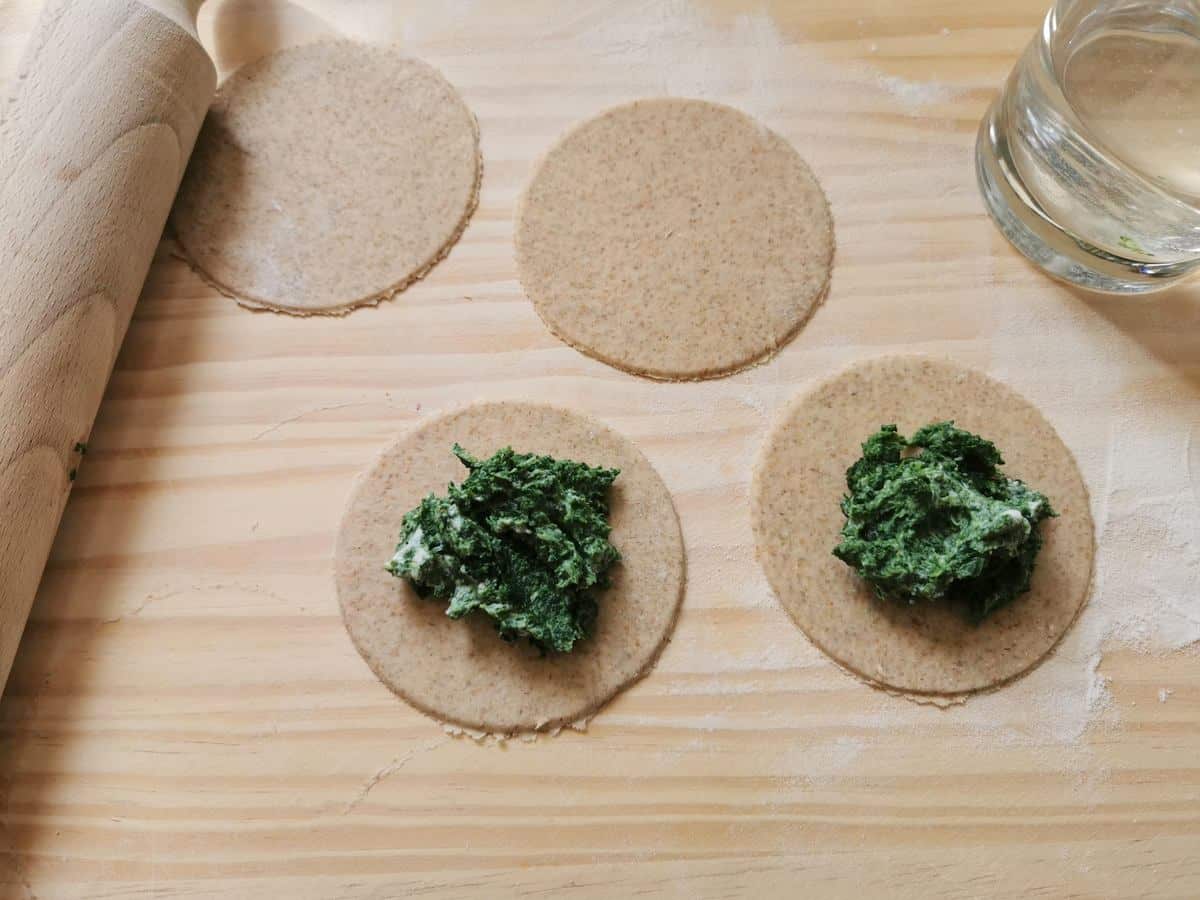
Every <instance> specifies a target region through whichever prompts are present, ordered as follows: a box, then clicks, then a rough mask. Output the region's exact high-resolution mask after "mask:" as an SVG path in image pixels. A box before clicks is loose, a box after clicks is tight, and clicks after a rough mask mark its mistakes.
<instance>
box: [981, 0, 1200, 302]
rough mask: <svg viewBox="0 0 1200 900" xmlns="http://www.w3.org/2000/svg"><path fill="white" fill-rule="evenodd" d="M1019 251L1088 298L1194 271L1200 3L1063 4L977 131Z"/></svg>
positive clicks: (1199, 240) (992, 203) (1107, 0)
mask: <svg viewBox="0 0 1200 900" xmlns="http://www.w3.org/2000/svg"><path fill="white" fill-rule="evenodd" d="M975 161H976V172H977V174H978V177H979V185H980V189H981V190H982V192H983V197H984V201H985V203H986V205H987V207H988V211H989V212H990V213H991V214H992V218H994V219H995V220H996V223H997V225H999V227H1000V230H1001V231H1003V232H1004V234H1005V235H1006V236H1007V237H1008V239H1009V240H1010V241H1011V242H1012V243H1013V245H1014V246H1016V248H1017V249H1018V250H1020V251H1021V252H1022V253H1023V254H1025V256H1027V257H1028V258H1029V259H1031V260H1032V261H1033V262H1035V263H1036V264H1037V265H1039V266H1041V267H1042V268H1043V269H1045V270H1046V271H1047V272H1049V273H1050V274H1052V275H1055V276H1057V277H1058V278H1062V279H1064V280H1066V281H1070V282H1074V283H1075V284H1078V285H1081V286H1083V287H1086V288H1090V289H1092V290H1099V291H1107V292H1111V293H1119V294H1140V293H1145V292H1147V291H1153V290H1158V289H1160V288H1165V287H1168V286H1169V285H1171V284H1173V283H1175V282H1176V281H1177V280H1178V279H1180V278H1182V277H1184V276H1185V275H1187V274H1188V273H1189V272H1191V271H1192V270H1193V269H1196V268H1198V267H1200V0H1057V2H1056V3H1055V4H1054V6H1053V7H1051V9H1050V11H1049V13H1047V15H1046V19H1045V22H1044V23H1043V25H1042V28H1041V30H1040V31H1039V32H1038V34H1037V35H1036V36H1035V37H1034V39H1033V41H1032V42H1031V43H1030V44H1029V46H1028V47H1027V48H1026V50H1025V53H1024V55H1023V56H1022V57H1021V59H1020V61H1018V63H1017V65H1016V68H1014V69H1013V71H1012V74H1011V75H1009V77H1008V81H1007V83H1006V84H1005V86H1004V91H1003V93H1002V94H1001V95H1000V97H999V98H997V100H996V101H995V103H993V104H992V107H991V109H990V110H989V111H988V114H987V115H986V116H985V117H984V119H983V123H982V124H981V126H980V129H979V137H978V140H977V142H976V147H975Z"/></svg>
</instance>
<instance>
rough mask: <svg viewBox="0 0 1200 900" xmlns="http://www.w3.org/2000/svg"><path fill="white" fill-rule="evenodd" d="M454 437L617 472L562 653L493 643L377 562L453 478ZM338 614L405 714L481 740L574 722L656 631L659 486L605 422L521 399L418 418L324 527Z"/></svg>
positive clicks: (484, 449)
mask: <svg viewBox="0 0 1200 900" xmlns="http://www.w3.org/2000/svg"><path fill="white" fill-rule="evenodd" d="M456 441H457V442H458V443H460V444H461V445H462V446H463V447H464V448H466V449H467V450H468V451H469V452H471V453H472V454H475V455H476V456H480V457H485V456H490V455H491V454H492V453H494V452H496V451H497V450H499V449H501V448H502V447H506V446H511V447H512V448H513V449H514V450H517V451H518V452H533V453H546V454H550V455H552V456H558V457H565V458H568V459H574V460H578V461H580V462H586V463H589V464H591V465H596V466H613V467H616V468H619V469H620V470H621V474H620V476H618V478H617V480H616V482H615V483H614V484H613V487H612V494H611V514H610V522H611V524H612V537H611V540H612V543H613V544H614V545H615V546H616V548H617V549H618V550H619V551H620V552H621V557H622V559H621V562H620V563H618V564H617V565H616V566H615V567H614V568H613V569H612V579H613V583H612V586H611V587H610V588H609V589H607V590H606V591H604V592H603V593H602V594H601V595H600V598H599V600H600V615H599V619H598V620H597V622H596V626H595V631H594V632H593V633H592V635H591V636H590V637H589V638H587V639H586V640H584V641H582V642H581V643H580V644H579V645H577V647H576V648H575V649H574V650H572V651H571V652H570V653H548V654H546V655H544V656H543V655H541V654H540V653H539V652H538V651H537V650H536V649H534V648H533V647H531V646H529V644H528V642H526V641H518V642H515V643H511V644H510V643H506V642H505V641H504V640H503V639H501V638H500V636H499V635H498V634H497V633H496V630H495V628H494V627H493V625H492V623H491V621H490V620H489V619H487V618H486V617H484V616H476V615H469V616H467V617H465V618H463V619H459V620H457V621H455V620H453V619H450V618H448V617H447V616H446V604H445V602H443V601H438V600H434V599H421V598H420V597H418V596H417V594H416V593H415V592H414V591H413V589H412V588H411V587H410V586H409V584H408V582H407V581H405V580H403V579H400V578H396V577H394V576H393V575H391V574H389V573H388V572H386V571H385V570H384V566H385V565H386V563H387V561H388V560H389V559H390V558H391V556H392V554H393V553H394V552H395V549H396V541H397V540H398V538H399V535H400V525H401V519H402V518H403V516H404V513H406V512H407V511H408V510H410V509H412V508H413V507H414V506H416V505H417V504H418V503H419V502H420V501H421V499H422V498H423V497H425V496H426V495H428V494H429V493H431V492H436V493H441V492H443V491H445V489H446V485H447V483H449V482H451V481H455V482H461V481H462V480H463V478H464V477H465V475H466V470H465V469H464V468H463V467H462V465H461V464H460V463H459V462H458V460H457V459H456V458H455V457H454V456H453V455H452V454H451V452H450V448H451V446H452V445H453V444H454V443H455V442H456ZM335 557H336V561H335V573H336V575H335V577H336V582H337V593H338V600H339V602H340V603H341V607H342V616H343V618H344V620H345V623H346V628H347V630H348V631H349V632H350V636H351V638H352V639H353V640H354V643H355V645H356V646H357V647H358V650H359V652H360V653H361V654H362V656H363V658H364V659H366V661H367V663H368V664H369V665H370V667H371V669H372V670H373V671H374V672H375V674H376V675H378V676H379V678H380V680H382V681H383V683H384V684H386V685H387V686H388V687H390V688H391V689H392V690H393V691H395V692H396V693H397V694H399V695H400V696H401V697H402V698H403V699H405V700H407V701H408V702H409V703H411V704H412V705H413V706H415V707H417V708H418V709H420V710H422V711H424V712H426V713H428V714H429V715H431V716H434V717H435V718H437V719H440V720H442V721H444V722H450V723H453V724H455V725H460V726H463V727H466V728H470V729H478V730H480V731H484V732H489V733H492V734H512V733H515V732H528V731H537V730H542V729H551V728H555V727H558V726H562V725H566V724H570V723H572V722H575V721H578V720H579V719H582V718H585V717H587V716H588V715H590V714H591V713H592V712H594V711H595V710H596V709H598V708H599V707H600V706H602V705H603V704H604V703H605V702H607V701H608V700H609V699H610V698H612V697H613V695H614V694H616V693H617V692H618V691H620V690H622V689H623V688H625V687H627V686H628V685H629V684H631V683H632V682H634V681H636V680H637V679H638V678H640V677H641V676H643V675H644V674H646V672H647V671H648V670H649V669H650V668H651V666H652V665H653V664H654V662H655V660H656V659H657V657H658V653H659V651H660V650H661V649H662V647H663V645H664V644H665V643H666V641H667V639H668V637H669V636H670V633H671V629H672V627H673V626H674V623H675V617H676V613H677V612H678V609H679V603H680V599H681V597H682V593H683V585H684V555H683V539H682V536H681V534H680V530H679V522H678V520H677V518H676V515H675V507H674V505H673V504H672V502H671V497H670V494H668V493H667V488H666V486H665V485H664V484H663V482H662V479H661V478H659V476H658V473H657V472H655V471H654V469H653V467H652V466H651V465H650V463H649V461H648V460H647V459H646V457H645V456H643V455H642V453H641V452H640V451H639V450H638V449H637V448H636V447H634V446H633V444H631V443H630V442H629V441H628V440H626V439H625V438H624V437H622V436H621V435H619V434H617V433H616V432H615V431H613V430H612V429H610V428H608V427H606V426H604V425H601V424H600V423H599V422H595V421H593V420H591V419H587V418H584V417H583V416H580V415H578V414H576V413H573V412H569V411H568V410H565V409H560V408H558V407H553V406H544V405H537V404H529V403H509V402H503V403H481V404H476V405H473V406H469V407H466V408H464V409H462V410H459V411H457V412H453V413H450V414H448V415H444V416H441V417H439V418H436V419H433V420H431V421H429V422H425V423H423V424H421V425H420V426H418V427H417V428H416V429H415V430H413V431H411V432H409V433H408V434H407V435H406V436H404V437H402V438H401V439H400V440H399V441H397V442H396V443H395V444H393V445H392V446H390V447H388V448H387V449H386V450H385V451H384V452H383V454H382V455H381V456H380V457H379V459H378V460H377V461H376V462H375V464H374V465H373V466H372V467H371V468H370V469H369V470H368V471H367V472H365V473H364V474H363V476H362V477H361V478H360V479H359V481H358V483H357V484H356V485H355V487H354V490H353V493H352V495H351V498H350V503H349V505H348V507H347V509H346V514H345V517H344V519H343V521H342V525H341V530H340V532H339V534H338V539H337V549H336V554H335Z"/></svg>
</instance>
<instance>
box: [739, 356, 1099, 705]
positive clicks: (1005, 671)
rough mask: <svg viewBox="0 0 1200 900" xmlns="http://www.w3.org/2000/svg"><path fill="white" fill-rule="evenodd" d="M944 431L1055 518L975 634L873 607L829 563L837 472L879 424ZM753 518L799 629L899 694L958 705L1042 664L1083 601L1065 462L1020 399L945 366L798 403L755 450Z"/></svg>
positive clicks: (1084, 507) (858, 371)
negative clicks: (1008, 595) (977, 442)
mask: <svg viewBox="0 0 1200 900" xmlns="http://www.w3.org/2000/svg"><path fill="white" fill-rule="evenodd" d="M946 419H953V420H954V421H955V423H956V424H957V425H958V426H959V427H961V428H965V429H967V430H968V431H973V432H976V433H977V434H981V435H983V436H984V437H986V438H988V439H989V440H991V441H993V442H994V443H995V444H996V445H997V446H998V447H999V448H1000V450H1001V452H1002V453H1003V454H1004V459H1005V463H1006V464H1005V466H1004V472H1005V473H1006V474H1008V475H1011V476H1012V477H1014V478H1020V479H1021V480H1023V481H1025V482H1026V483H1028V484H1030V485H1031V486H1033V487H1035V488H1037V489H1038V490H1039V491H1042V492H1043V493H1044V494H1046V496H1047V497H1049V498H1050V502H1051V504H1053V506H1054V508H1055V509H1056V510H1057V511H1058V513H1059V518H1057V519H1050V520H1048V521H1046V522H1044V523H1043V524H1042V526H1041V527H1042V534H1043V536H1044V538H1045V541H1046V542H1045V545H1044V547H1043V548H1042V551H1041V553H1040V554H1039V556H1038V561H1037V567H1036V569H1035V570H1034V575H1033V584H1032V588H1031V590H1030V591H1029V592H1028V593H1026V594H1023V595H1021V596H1020V597H1018V598H1017V599H1016V600H1015V601H1014V602H1013V603H1011V604H1010V605H1008V606H1006V607H1004V608H1002V609H1000V610H998V611H997V612H995V613H993V614H992V615H991V616H989V617H988V618H987V619H985V620H984V621H983V622H982V623H981V624H979V625H974V624H971V623H970V622H969V621H968V620H967V619H966V617H965V616H963V614H962V613H961V611H959V610H954V609H950V608H947V607H943V606H941V605H925V606H915V607H901V606H900V605H898V604H894V603H887V602H883V601H880V600H877V599H876V598H875V597H874V595H873V594H872V592H871V590H870V588H869V587H868V586H867V585H866V584H865V583H864V582H863V581H862V580H861V579H859V578H858V576H857V575H856V574H855V573H854V571H853V570H852V569H850V567H848V566H847V565H846V564H845V563H843V562H841V561H840V560H838V559H836V558H835V557H834V556H833V555H832V553H831V551H832V550H833V548H834V546H836V545H837V543H838V540H839V532H840V530H841V527H842V523H843V522H844V518H843V516H842V513H841V510H840V509H839V505H838V504H839V501H840V500H841V498H842V495H843V494H844V493H845V490H846V481H845V475H846V469H847V468H848V467H849V466H850V465H851V464H852V463H853V462H854V461H855V460H856V459H857V458H858V457H859V456H860V455H861V444H862V442H863V441H864V440H866V438H867V437H869V436H870V435H871V434H873V433H874V432H875V431H876V430H877V429H878V428H879V427H880V426H881V425H885V424H888V423H892V422H894V423H896V424H897V425H898V426H899V429H900V433H901V434H905V435H911V434H912V433H913V432H914V431H916V429H917V428H918V427H920V426H922V425H926V424H928V423H930V422H935V421H942V420H946ZM752 515H753V520H754V532H755V538H756V542H757V545H758V554H759V559H760V561H761V562H762V565H763V567H764V569H765V570H766V574H767V578H768V580H769V581H770V583H771V586H772V588H773V589H774V591H775V593H776V595H777V596H778V597H779V599H780V601H781V602H782V603H783V605H784V607H785V608H786V609H787V611H788V612H789V613H790V614H791V616H792V618H793V619H794V620H795V621H796V624H797V625H799V626H800V628H801V629H803V630H804V632H805V634H807V635H808V636H809V638H811V639H812V641H813V642H814V643H815V644H816V645H817V646H818V647H820V648H821V649H822V650H824V651H825V652H826V653H827V654H829V655H830V656H831V657H833V658H834V660H836V661H837V662H838V663H840V664H841V665H843V666H845V667H846V668H848V669H850V670H851V671H853V672H854V673H856V674H857V675H860V676H861V677H863V678H865V679H867V680H869V681H872V682H875V683H877V684H879V685H883V686H885V687H888V688H893V689H896V690H899V691H903V692H906V693H913V694H939V695H951V694H962V693H965V692H969V691H977V690H981V689H985V688H989V687H994V686H996V685H999V684H1002V683H1003V682H1005V681H1008V680H1009V679H1012V678H1015V677H1016V676H1018V675H1020V674H1022V673H1023V672H1025V671H1027V670H1028V669H1030V668H1032V667H1033V666H1035V665H1036V664H1037V663H1038V662H1040V661H1041V660H1042V659H1043V658H1044V657H1045V656H1046V654H1047V653H1049V652H1050V650H1051V649H1052V648H1053V647H1054V645H1055V644H1056V643H1058V640H1059V638H1061V637H1062V636H1063V634H1064V633H1065V632H1066V630H1067V628H1068V627H1069V626H1070V625H1071V623H1072V622H1073V621H1074V619H1075V617H1076V615H1077V614H1078V612H1079V610H1080V609H1081V608H1082V606H1083V604H1084V601H1085V600H1086V599H1087V594H1088V586H1089V583H1090V581H1091V573H1092V556H1093V528H1092V516H1091V512H1090V510H1089V508H1088V495H1087V489H1086V487H1085V486H1084V483H1083V478H1082V477H1081V476H1080V474H1079V469H1078V468H1077V467H1076V465H1075V460H1074V458H1073V457H1072V456H1071V452H1070V450H1068V449H1067V447H1066V445H1065V444H1063V442H1062V440H1061V439H1060V438H1059V436H1058V435H1057V434H1056V433H1055V431H1054V428H1053V427H1052V426H1051V425H1050V423H1049V422H1047V421H1046V419H1045V418H1044V417H1043V416H1042V414H1041V413H1040V412H1038V410H1037V409H1036V408H1035V407H1034V406H1033V405H1032V404H1030V403H1029V402H1028V401H1027V400H1025V399H1024V398H1022V397H1021V396H1019V395H1018V394H1016V393H1015V392H1014V391H1012V390H1011V389H1010V388H1008V387H1006V386H1005V385H1003V384H1000V383H999V382H996V381H994V380H992V379H991V378H989V377H987V376H986V375H984V374H982V373H980V372H976V371H974V370H972V369H967V368H963V367H962V366H959V365H957V364H956V363H953V362H950V361H949V360H937V359H930V358H927V357H921V356H891V357H883V358H879V359H873V360H869V361H866V362H862V363H859V364H857V365H854V366H852V367H851V368H849V369H847V370H845V371H843V372H842V373H840V374H838V375H835V376H834V377H832V378H830V379H829V380H827V381H823V382H821V383H820V384H817V385H816V386H815V387H812V388H810V389H809V390H807V391H805V392H804V393H803V394H802V395H801V396H800V397H798V398H797V399H796V400H795V401H794V402H793V403H792V404H791V405H790V406H789V408H788V409H787V410H786V411H785V412H784V413H783V414H782V415H781V416H780V418H779V421H778V423H777V424H776V426H775V427H774V429H773V431H772V433H771V435H770V437H769V438H768V439H767V443H766V445H765V446H764V448H763V451H762V454H761V456H760V458H759V461H758V465H757V467H756V470H755V474H754V484H753V490H752Z"/></svg>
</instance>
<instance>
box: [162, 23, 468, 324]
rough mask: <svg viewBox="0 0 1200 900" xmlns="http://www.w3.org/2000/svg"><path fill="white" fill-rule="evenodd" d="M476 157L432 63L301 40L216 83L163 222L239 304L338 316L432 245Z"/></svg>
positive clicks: (453, 234) (424, 263) (393, 288)
mask: <svg viewBox="0 0 1200 900" xmlns="http://www.w3.org/2000/svg"><path fill="white" fill-rule="evenodd" d="M481 165H482V164H481V160H480V156H479V129H478V126H477V125H476V122H475V117H474V115H472V114H471V111H470V110H469V109H468V108H467V106H466V104H464V103H463V100H462V98H461V97H460V96H459V95H458V93H457V92H456V91H455V90H454V88H453V87H452V86H451V85H450V84H449V83H448V82H447V81H446V79H445V78H443V77H442V75H441V74H440V73H439V72H438V71H437V70H436V69H434V68H433V67H432V66H430V65H428V64H427V63H424V62H421V61H420V60H417V59H413V58H411V57H406V56H404V55H402V54H401V53H399V52H398V51H397V50H395V49H393V48H390V47H386V46H381V45H371V44H360V43H355V42H352V41H334V42H325V43H317V44H307V45H304V46H300V47H294V48H291V49H288V50H284V51H282V52H280V53H275V54H272V55H270V56H266V57H264V58H262V59H260V60H258V61H257V62H253V63H250V64H248V65H246V66H243V67H242V68H240V69H238V70H237V72H235V73H234V74H233V75H232V76H231V77H230V78H229V79H228V80H227V81H226V82H225V83H224V84H223V85H222V86H221V89H220V90H219V91H218V93H217V97H216V100H215V101H214V103H213V106H212V108H211V110H210V111H209V114H208V118H207V119H205V122H204V127H203V129H202V130H201V132H200V137H199V138H198V140H197V141H196V149H195V152H194V153H193V155H192V159H191V162H190V163H189V165H188V169H187V173H186V174H185V176H184V179H183V184H182V186H181V187H180V191H179V196H178V198H177V199H176V202H175V209H174V211H173V213H172V216H171V222H172V226H173V228H174V231H175V235H176V237H177V239H178V241H179V244H180V246H181V248H182V250H183V252H184V254H185V255H186V257H187V258H188V260H189V261H190V262H191V264H192V266H193V267H194V268H195V269H196V270H197V271H198V272H199V273H200V274H201V276H202V277H204V278H205V280H207V281H208V282H210V283H211V284H213V285H214V286H215V287H216V288H218V289H219V290H220V291H221V292H222V293H225V294H228V295H230V296H232V297H234V298H235V299H237V300H238V301H240V302H241V303H243V304H244V305H247V306H253V307H263V308H269V309H275V310H279V311H282V312H290V313H295V314H298V315H310V314H315V313H344V312H347V311H349V310H350V309H353V308H354V307H356V306H362V305H364V304H372V303H377V302H379V301H380V300H384V299H387V298H388V297H390V296H392V295H393V294H395V293H396V292H397V291H400V290H403V289H404V288H405V287H407V286H408V285H409V284H410V283H411V282H413V281H415V280H416V279H418V278H420V277H421V276H422V275H424V274H425V273H426V272H427V271H428V270H429V269H430V268H431V267H432V266H433V265H434V264H435V263H436V262H437V261H438V260H440V259H441V258H442V257H443V256H445V254H446V253H447V252H448V251H449V249H450V247H451V245H453V244H454V242H455V241H456V240H458V237H459V235H460V234H461V233H462V231H463V229H464V228H465V227H466V224H467V220H468V219H469V218H470V216H471V213H472V211H473V210H474V209H475V204H476V202H477V199H478V194H479V180H480V173H481Z"/></svg>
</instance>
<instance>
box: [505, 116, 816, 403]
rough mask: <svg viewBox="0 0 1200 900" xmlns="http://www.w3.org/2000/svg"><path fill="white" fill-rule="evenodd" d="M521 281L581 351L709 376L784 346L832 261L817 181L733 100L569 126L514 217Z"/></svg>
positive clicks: (646, 369) (654, 371) (635, 366)
mask: <svg viewBox="0 0 1200 900" xmlns="http://www.w3.org/2000/svg"><path fill="white" fill-rule="evenodd" d="M516 250H517V263H518V266H519V269H520V275H521V283H522V285H523V286H524V288H525V291H526V292H527V293H528V294H529V297H530V299H531V300H532V301H533V304H534V306H535V307H536V309H537V311H538V314H539V315H540V316H541V317H542V319H543V321H545V323H546V325H547V326H548V327H549V328H550V330H551V331H553V332H554V333H555V334H556V335H558V336H559V337H560V338H562V339H563V340H565V341H566V342H567V343H569V344H571V345H573V346H575V347H576V348H578V349H579V350H582V351H583V352H584V353H587V354H589V355H592V356H595V357H596V358H598V359H600V360H602V361H604V362H606V363H609V364H610V365H613V366H616V367H618V368H621V369H625V370H627V371H629V372H634V373H636V374H639V375H647V376H650V377H653V378H662V379H670V380H686V379H696V378H710V377H714V376H717V375H723V374H727V373H729V372H733V371H736V370H738V369H741V368H745V367H746V366H749V365H752V364H753V363H755V362H758V361H760V360H762V359H764V358H766V357H768V356H770V355H771V354H772V353H773V352H774V351H776V350H777V349H779V347H780V346H782V345H783V344H784V343H786V342H787V341H788V340H789V339H790V338H791V337H792V335H793V334H795V332H796V330H797V329H799V327H800V326H801V325H802V324H803V323H804V321H805V320H806V319H807V318H808V316H809V315H810V314H811V313H812V311H813V309H814V308H815V307H816V305H817V304H818V303H819V302H820V300H821V297H822V296H823V295H824V293H825V290H826V287H827V285H828V282H829V272H830V267H831V265H832V261H833V221H832V218H831V216H830V213H829V205H828V203H827V202H826V200H825V195H824V194H823V193H822V191H821V186H820V185H819V184H818V183H817V180H816V178H815V177H813V174H812V172H811V171H810V170H809V168H808V166H807V165H805V163H804V160H802V159H801V158H800V155H799V154H798V153H797V152H796V151H795V149H793V147H792V146H791V145H790V144H789V143H788V142H787V141H786V140H784V139H783V138H781V137H780V136H779V135H778V134H775V133H774V132H773V131H770V130H769V129H767V128H766V127H765V126H764V125H762V124H761V123H759V122H757V121H755V120H754V119H752V118H750V116H748V115H746V114H745V113H742V112H739V111H738V110H736V109H732V108H731V107H728V106H722V105H719V104H716V103H709V102H706V101H701V100H680V99H665V98H664V99H654V100H639V101H637V102H634V103H630V104H627V105H625V106H618V107H616V108H614V109H611V110H609V111H607V112H605V113H602V114H601V115H599V116H597V117H596V118H593V119H589V120H588V121H586V122H583V123H582V124H580V125H578V126H576V127H575V128H574V129H573V130H571V131H570V132H568V133H567V134H566V136H565V137H563V138H562V139H561V140H560V141H559V142H558V144H556V145H555V146H554V147H553V148H552V149H551V150H550V151H549V152H548V153H547V154H546V156H545V158H544V159H543V160H542V161H541V163H540V164H539V166H538V168H537V171H536V172H535V173H534V176H533V179H532V181H531V182H530V184H529V187H528V188H527V189H526V192H525V195H524V197H523V198H522V201H521V205H520V209H519V211H518V215H517V234H516Z"/></svg>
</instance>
